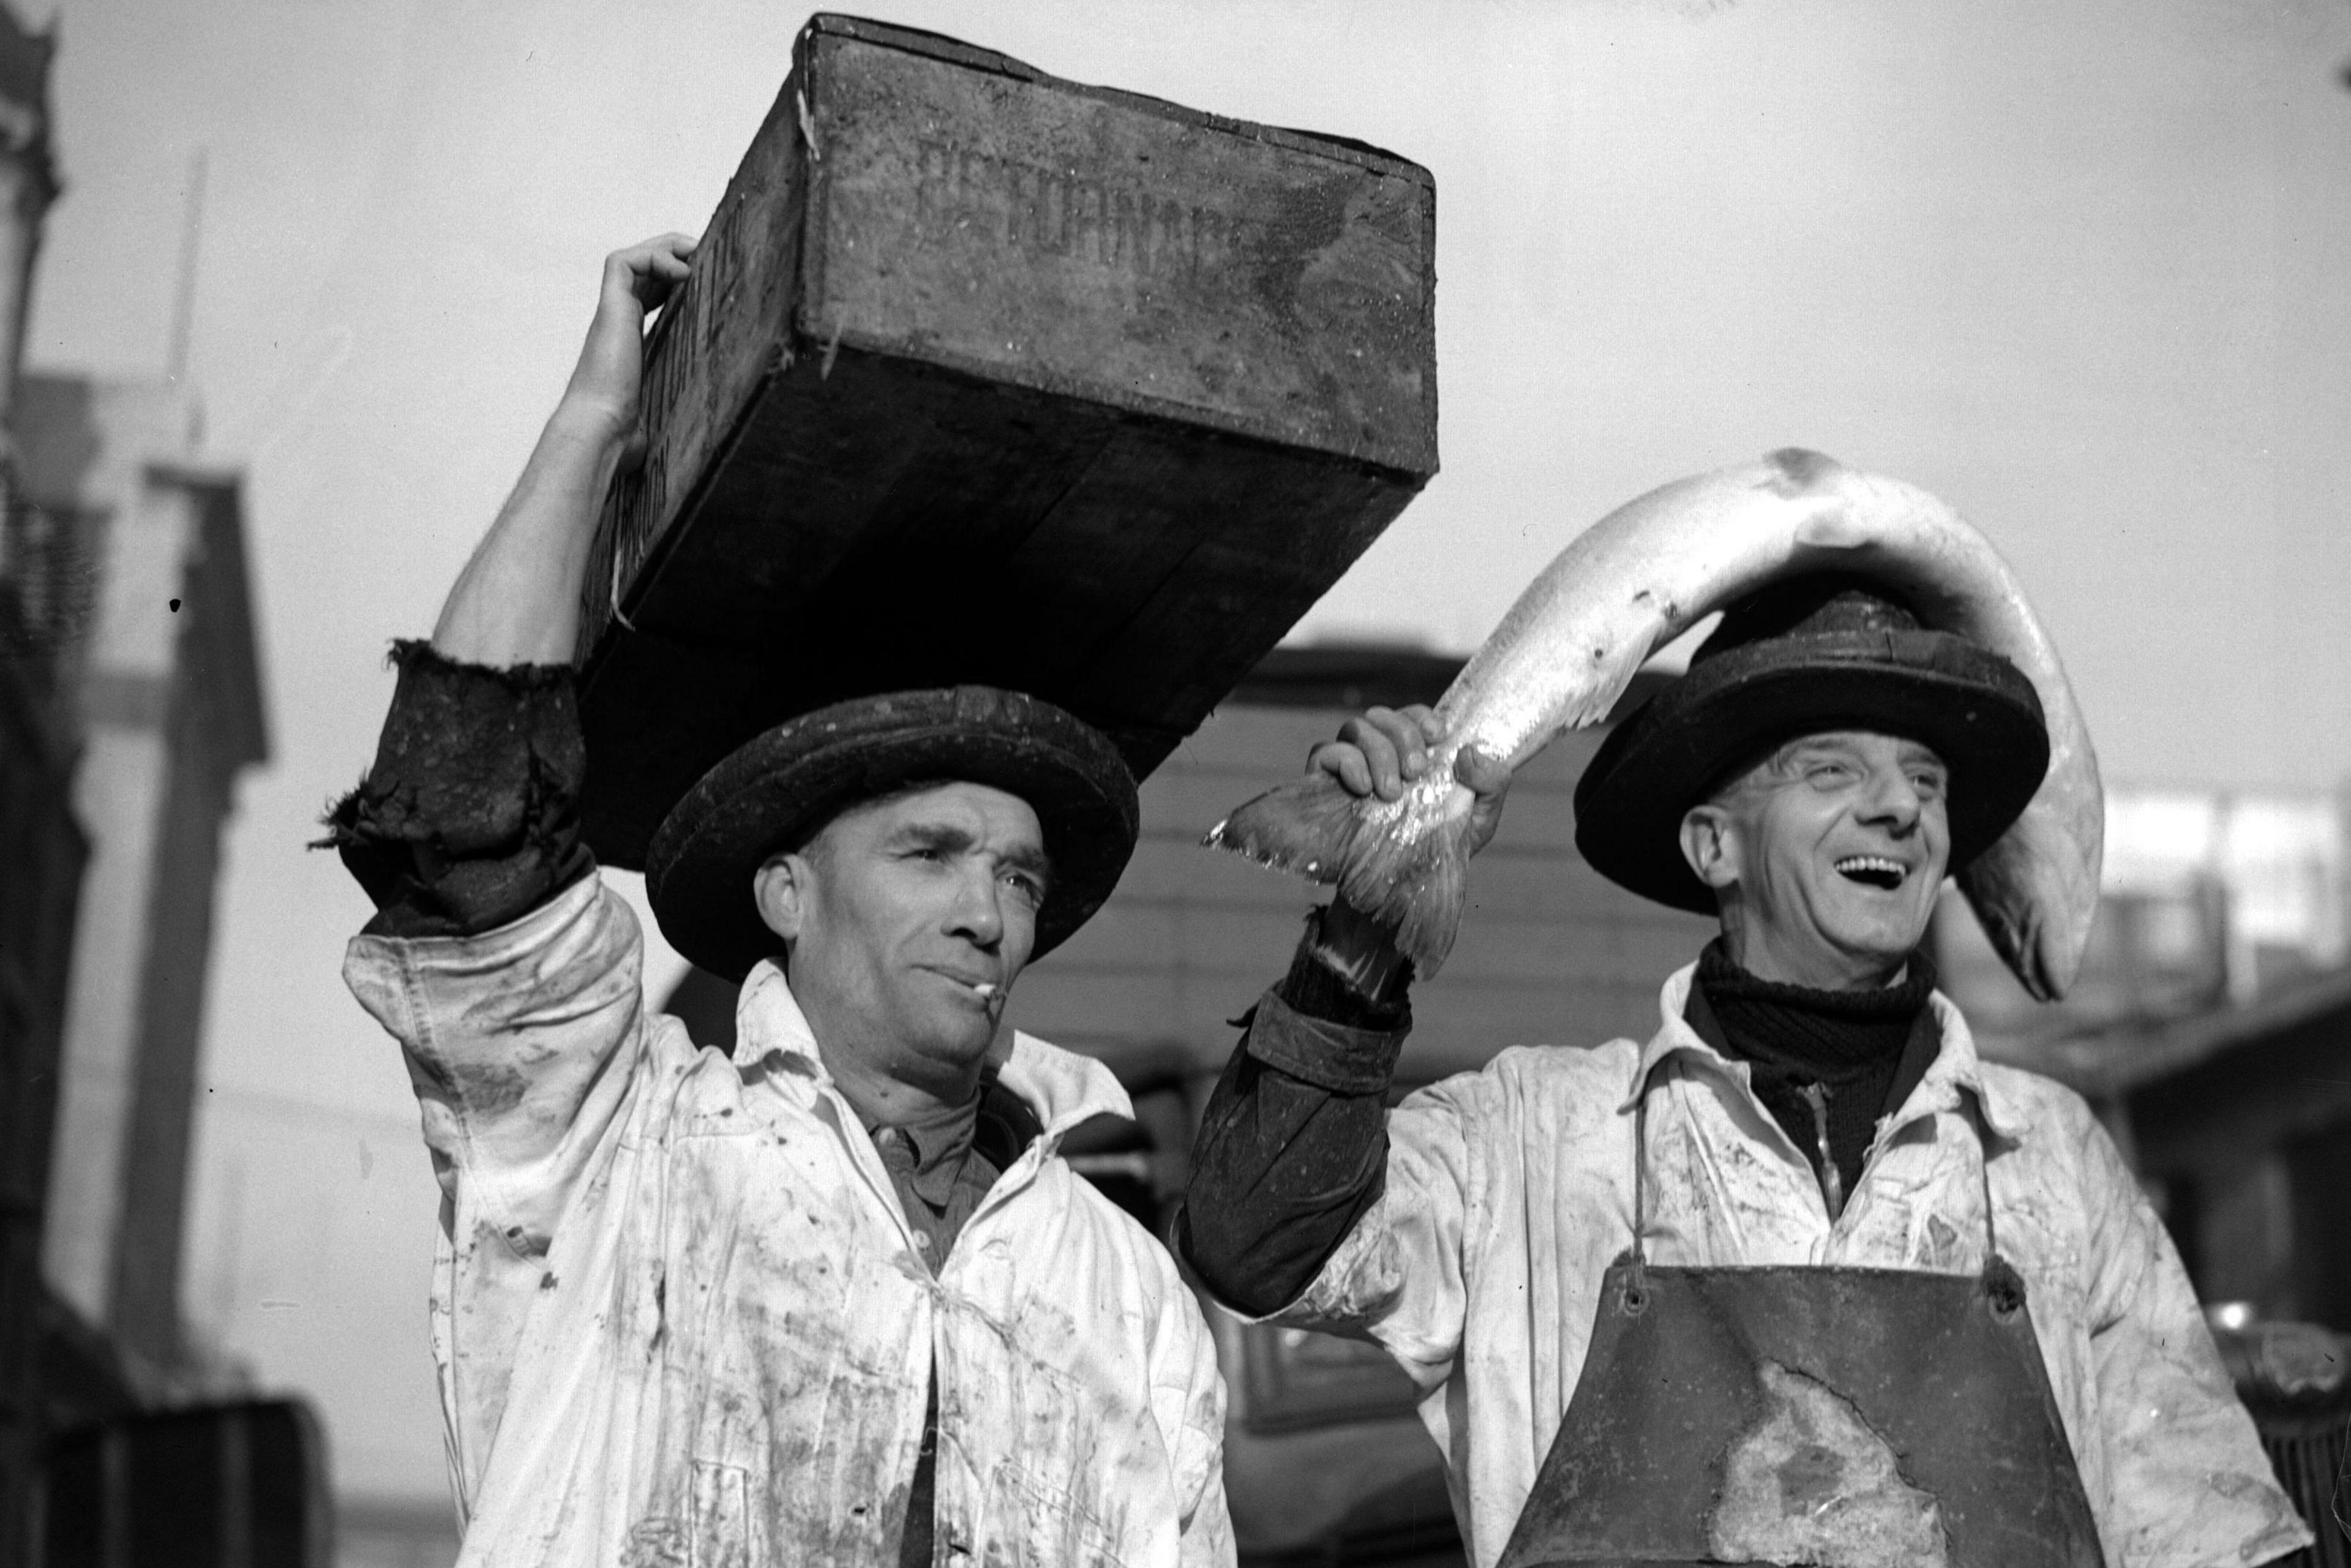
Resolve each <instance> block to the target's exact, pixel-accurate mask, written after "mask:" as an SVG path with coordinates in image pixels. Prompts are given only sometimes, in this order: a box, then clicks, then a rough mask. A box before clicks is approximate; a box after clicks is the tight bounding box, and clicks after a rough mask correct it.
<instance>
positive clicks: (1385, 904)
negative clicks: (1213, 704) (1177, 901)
mask: <svg viewBox="0 0 2351 1568" xmlns="http://www.w3.org/2000/svg"><path fill="white" fill-rule="evenodd" d="M1469 829H1470V823H1469V818H1468V814H1467V813H1466V812H1462V813H1448V814H1447V815H1446V816H1444V817H1442V818H1440V819H1439V820H1438V821H1436V822H1434V823H1432V824H1430V826H1429V827H1428V829H1427V831H1424V832H1421V833H1417V834H1410V833H1400V832H1398V831H1396V826H1395V823H1394V822H1393V821H1376V822H1375V821H1371V820H1370V819H1369V815H1368V813H1367V812H1366V811H1365V810H1364V800H1361V799H1360V798H1358V797H1356V796H1354V795H1351V794H1349V793H1348V792H1347V791H1346V790H1345V789H1343V788H1342V787H1341V786H1340V785H1339V783H1338V782H1337V781H1336V780H1334V779H1332V778H1331V777H1330V776H1329V775H1327V774H1313V775H1310V776H1308V777H1306V778H1303V779H1292V780H1291V781H1290V782H1289V783H1287V784H1283V785H1281V786H1280V787H1279V788H1276V789H1269V790H1267V791H1266V792H1265V793H1264V794H1262V795H1259V796H1258V797H1257V798H1256V799H1254V800H1250V801H1249V802H1247V803H1246V804H1244V805H1242V806H1241V807H1239V808H1238V810H1235V811H1234V812H1233V813H1232V815H1230V816H1228V817H1227V818H1226V819H1225V820H1224V821H1221V822H1218V823H1217V825H1216V826H1215V827H1214V828H1211V829H1210V830H1209V831H1208V836H1207V842H1208V843H1209V844H1212V845H1214V846H1216V847H1217V848H1219V849H1226V850H1231V851H1233V852H1235V853H1237V854H1242V855H1247V856H1248V857H1249V859H1251V860H1253V861H1256V862H1259V864H1261V865H1270V866H1272V867H1274V868H1275V869H1277V870H1280V871H1287V872H1294V873H1297V874H1299V875H1301V876H1305V877H1311V879H1313V880H1314V881H1316V882H1320V883H1338V884H1339V893H1340V895H1341V896H1342V897H1343V898H1345V899H1346V901H1347V902H1348V903H1349V904H1353V905H1354V906H1355V907H1356V908H1357V909H1359V910H1361V911H1363V912H1364V914H1366V915H1370V916H1372V917H1373V918H1374V919H1375V920H1377V921H1379V922H1380V923H1381V924H1382V925H1386V926H1387V927H1389V928H1390V929H1391V930H1393V931H1394V932H1395V934H1396V935H1395V943H1396V948H1397V950H1398V951H1399V952H1401V953H1403V955H1404V956H1405V957H1407V958H1409V959H1411V960H1412V965H1413V969H1414V971H1415V972H1416V974H1418V975H1419V976H1420V977H1422V978H1423V979H1426V978H1428V977H1432V976H1434V975H1435V974H1436V973H1437V970H1438V969H1439V968H1441V967H1444V964H1445V959H1446V956H1447V954H1448V953H1450V952H1452V950H1453V937H1454V934H1455V932H1456V931H1457V930H1458V928H1459V926H1460V924H1461V908H1462V903H1463V898H1464V890H1465V888H1466V886H1467V872H1468V860H1469V852H1468V835H1469ZM1341 868H1344V870H1343V871H1342V869H1341Z"/></svg>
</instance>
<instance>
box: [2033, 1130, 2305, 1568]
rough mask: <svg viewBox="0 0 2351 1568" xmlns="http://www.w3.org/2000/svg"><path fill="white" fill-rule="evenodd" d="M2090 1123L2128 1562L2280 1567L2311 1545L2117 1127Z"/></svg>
mask: <svg viewBox="0 0 2351 1568" xmlns="http://www.w3.org/2000/svg"><path fill="white" fill-rule="evenodd" d="M2081 1122H2082V1125H2081V1128H2080V1130H2079V1136H2080V1145H2079V1146H2080V1148H2081V1151H2082V1159H2083V1197H2084V1201H2085V1206H2086V1208H2087V1212H2088V1219H2089V1256H2088V1259H2087V1262H2088V1265H2089V1269H2090V1280H2089V1285H2090V1291H2089V1301H2088V1307H2089V1327H2090V1349H2091V1360H2092V1367H2093V1372H2094V1375H2095V1378H2096V1380H2097V1396H2096V1408H2097V1411H2098V1416H2099V1420H2100V1423H2101V1425H2102V1426H2103V1427H2104V1428H2105V1430H2104V1431H2103V1432H2102V1433H2101V1434H2100V1437H2102V1438H2103V1439H2104V1442H2105V1448H2106V1458H2107V1461H2108V1464H2109V1466H2110V1467H2111V1469H2110V1474H2111V1476H2112V1478H2113V1497H2114V1511H2113V1515H2112V1518H2113V1521H2114V1523H2115V1528H2114V1531H2113V1534H2114V1536H2115V1539H2113V1540H2110V1541H2108V1542H2107V1543H2106V1545H2107V1549H2108V1551H2109V1552H2111V1553H2112V1555H2113V1557H2114V1561H2115V1562H2116V1564H2117V1568H2210V1565H2211V1564H2216V1563H2242V1564H2252V1563H2268V1562H2271V1561H2273V1560H2274V1559H2276V1558H2279V1557H2282V1556H2284V1555H2286V1554H2287V1553H2289V1552H2294V1551H2297V1550H2299V1549H2300V1548H2302V1547H2304V1546H2307V1545H2309V1544H2310V1540H2311V1537H2310V1531H2308V1530H2307V1529H2306V1528H2305V1527H2304V1524H2303V1522H2302V1520H2301V1518H2300V1516H2299V1515H2297V1514H2296V1513H2295V1511H2294V1505H2293V1503H2292V1502H2291V1501H2290V1500H2288V1499H2287V1497H2286V1495H2285V1493H2284V1492H2283V1491H2282V1490H2280V1489H2279V1487H2278V1485H2277V1482H2276V1479H2275V1477H2274V1475H2273V1471H2272V1470H2271V1468H2270V1462H2269V1459H2268V1457H2267V1456H2266V1455H2265V1454H2264V1453H2263V1452H2262V1446H2261V1441H2260V1438H2259V1437H2258V1436H2257V1435H2256V1433H2255V1431H2254V1428H2253V1422H2252V1416H2249V1415H2247V1414H2246V1412H2245V1407H2244V1406H2243V1405H2242V1404H2241V1402H2240V1401H2239V1400H2238V1398H2237V1394H2236V1390H2235V1388H2234V1387H2233V1386H2232V1385H2231V1383H2230V1381H2229V1375H2228V1372H2227V1370H2226V1369H2225V1368H2224V1367H2223V1366H2222V1364H2221V1362H2220V1353H2219V1351H2218V1350H2217V1349H2215V1348H2214V1346H2213V1343H2212V1335H2211V1333H2210V1331H2209V1330H2207V1329H2206V1327H2205V1326H2204V1317H2203V1313H2202V1312H2201V1310H2200V1309H2199V1307H2198V1305H2197V1301H2196V1292H2195V1289H2194V1287H2193V1286H2191V1285H2190V1284H2189V1280H2188V1273H2187V1270H2185V1269H2184V1268H2183V1267H2182V1266H2181V1264H2180V1261H2179V1252H2178V1250H2177V1249H2175V1248H2174V1247H2173V1246H2172V1242H2171V1238H2170V1236H2169V1235H2168V1233H2167V1232H2166V1231H2165V1230H2164V1228H2163V1224H2162V1222H2161V1221H2160V1220H2159V1219H2158V1218H2156V1214H2155V1211H2154V1209H2153V1208H2152V1207H2149V1205H2148V1203H2147V1199H2146V1197H2144V1196H2143V1195H2142V1194H2141V1193H2140V1191H2139V1188H2138V1184H2137V1182H2136V1181H2134V1180H2133V1179H2132V1178H2131V1175H2130V1172H2129V1170H2128V1168H2127V1167H2126V1166H2125V1165H2124V1164H2123V1160H2122V1156H2121V1155H2120V1153H2119V1152H2117V1151H2116V1148H2115V1146H2114V1144H2113V1142H2112V1141H2111V1140H2110V1139H2109V1138H2107V1136H2106V1135H2105V1131H2104V1130H2103V1129H2101V1128H2100V1127H2099V1126H2098V1125H2097V1124H2096V1123H2095V1122H2094V1121H2092V1120H2091V1119H2090V1118H2089V1117H2088V1116H2087V1115H2086V1114H2084V1115H2083V1116H2082V1118H2081Z"/></svg>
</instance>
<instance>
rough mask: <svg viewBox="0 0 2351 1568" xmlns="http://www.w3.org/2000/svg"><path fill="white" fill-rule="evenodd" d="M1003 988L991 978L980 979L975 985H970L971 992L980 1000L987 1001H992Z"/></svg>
mask: <svg viewBox="0 0 2351 1568" xmlns="http://www.w3.org/2000/svg"><path fill="white" fill-rule="evenodd" d="M1003 989H1004V988H1003V987H1002V986H999V985H998V984H996V982H994V981H993V980H982V981H980V982H979V983H978V984H977V985H976V986H974V987H972V988H971V993H972V995H974V996H976V997H977V998H979V999H980V1000H981V1001H984V1002H987V1001H994V1000H995V999H996V998H997V996H998V993H999V992H1001V991H1002V990H1003Z"/></svg>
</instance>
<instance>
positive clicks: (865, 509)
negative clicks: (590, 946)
mask: <svg viewBox="0 0 2351 1568" xmlns="http://www.w3.org/2000/svg"><path fill="white" fill-rule="evenodd" d="M1434 231H1435V188H1434V185H1433V183H1432V182H1431V180H1430V178H1429V175H1428V172H1427V171H1426V170H1424V169H1422V168H1420V167H1419V166H1418V165H1416V164H1413V163H1409V162H1405V161H1404V160H1402V159H1398V158H1395V157H1393V156H1391V155H1389V154H1387V153H1384V152H1378V151H1376V150H1374V149H1372V148H1369V147H1365V146H1362V145H1360V144H1358V143H1355V142H1351V141H1341V140H1337V139H1334V138H1328V137H1319V136H1312V135H1308V134H1305V133H1302V132H1298V131H1277V130H1272V129H1270V128H1268V127H1264V126H1258V125H1249V124H1245V123H1242V122H1240V121H1238V120H1226V119H1222V118H1219V117H1217V116H1215V115H1211V114H1206V113H1202V112H1199V111H1197V110H1188V109H1183V108H1179V107H1177V106H1175V105H1174V104H1170V103H1165V102H1162V101H1160V100H1158V99H1147V98H1141V97H1137V96H1135V95H1134V94H1130V93H1122V92H1116V91H1113V90H1110V89H1102V88H1094V87H1084V86H1080V85H1078V84H1075V83H1071V82H1065V81H1061V80H1058V79H1056V78H1051V77H1048V76H1045V75H1043V74H1042V73H1040V72H1038V71H1035V70H1032V69H1030V68H1028V67H1027V66H1024V65H1021V64H1020V63H1019V62H1018V61H1016V60H1011V59H1008V58H1006V57H1003V56H1001V55H997V54H992V53H989V52H988V51H987V50H984V49H977V48H973V47H968V46H967V45H964V44H959V43H956V42H955V41H953V40H951V39H947V38H944V37H938V36H937V35H935V34H929V33H919V32H914V31H911V30H909V29H906V28H903V27H894V26H883V25H881V24H878V23H873V22H867V21H860V20H855V19H852V18H849V17H843V16H817V17H815V18H813V19H812V20H811V21H810V23H809V25H808V26H807V27H806V28H805V29H804V30H803V32H802V33H801V35H800V37H799V42H798V44H797V46H796V47H795V49H794V52H793V61H792V68H791V74H790V76H789V78H788V79H787V80H786V82H785V84H784V89H783V91H782V93H781V95H780V96H779V97H778V99H777V100H776V104H775V107H774V109H773V110H770V111H769V114H768V120H767V122H766V123H765V124H764V125H763V126H762V127H761V128H760V130H759V133H758V137H757V138H756V139H755V140H754V141H753V143H752V146H751V149H750V152H748V153H747V155H746V156H745V158H744V160H743V163H742V166H741V168H740V169H739V170H737V172H736V175H735V178H734V181H733V183H731V184H730V185H729V186H728V188H727V191H726V197H725V199H724V200H723V201H722V202H721V204H720V205H719V208H718V211H717V213H716V214H715V215H714V216H713V218H712V219H711V222H710V225H709V227H708V229H707V230H706V231H705V235H704V237H703V241H702V247H701V250H700V252H699V254H698V256H697V257H696V260H695V271H694V277H693V278H692V280H691V281H690V282H689V283H688V284H687V285H686V287H684V290H683V291H682V292H681V293H680V295H679V296H678V297H677V298H675V299H674V301H673V302H672V304H671V305H670V307H669V308H668V309H666V310H665V311H664V312H663V319H661V320H660V321H659V322H658V323H657V324H656V326H655V328H654V330H653V339H652V341H651V344H650V346H649V350H648V360H647V369H646V376H647V380H646V393H645V409H646V413H645V423H646V434H647V436H648V441H649V445H648V455H647V459H646V463H645V465H644V467H643V471H642V472H640V473H639V474H637V475H635V476H632V477H629V478H625V479H623V480H622V482H621V483H619V484H618V485H616V486H615V488H614V491H613V494H612V496H611V499H610V503H609V505H608V507H607V510H606V514H605V517H604V519H603V528H602V531H601V534H600V536H599V540H598V545H597V551H596V554H595V557H594V559H593V560H592V562H591V565H590V571H589V576H588V581H587V587H586V591H585V603H584V609H585V612H586V614H585V621H584V624H583V628H582V632H581V642H580V655H581V659H582V662H583V666H584V679H583V685H582V702H583V716H584V720H585V723H586V727H587V733H588V743H589V756H590V768H589V782H588V793H587V799H586V801H585V805H584V812H585V818H586V823H587V828H588V832H589V836H590V842H591V843H593V844H594V845H595V847H596V849H597V851H598V852H599V854H600V855H601V857H602V858H603V859H604V860H605V861H607V862H610V863H614V864H619V865H623V866H634V865H638V864H641V863H642V857H643V847H644V843H645V841H646V840H647V838H648V837H649V836H650V835H651V833H652V831H653V829H654V828H655V827H656V826H657V825H658V824H659V822H660V821H661V819H662V817H663V816H664V814H665V813H666V811H667V810H668V809H669V807H670V806H671V805H672V804H673V803H674V801H675V800H676V799H677V798H678V796H679V795H680V794H682V793H683V792H684V790H685V789H687V788H688V787H689V786H690V785H691V784H692V783H693V781H694V780H695V779H696V778H698V777H699V776H700V775H701V773H702V772H703V771H704V770H705V768H708V767H709V766H710V765H711V764H712V763H714V762H716V761H717V760H718V758H721V757H723V756H725V755H726V752H728V751H729V750H731V749H732V748H733V747H736V746H737V745H739V744H740V743H741V742H742V741H744V740H746V739H747V738H749V737H751V736H752V735H754V734H756V733H758V731H759V730H760V729H761V728H764V727H767V726H768V725H770V724H773V723H776V722H778V721H779V720H781V719H783V718H786V717H789V716H791V715H793V714H795V713H800V712H805V711H807V710H808V709H810V708H811V707H814V706H820V705H822V704H824V703H827V702H831V701H837V700H840V699H841V698H843V697H846V696H852V695H862V694H865V693H870V692H876V691H884V690H890V689H893V688H898V687H904V686H914V685H952V684H956V683H959V682H983V683H987V684H992V685H1005V686H1010V687H1015V688H1018V689H1021V690H1025V691H1029V692H1033V693H1035V694H1037V695H1040V696H1043V697H1046V698H1048V699H1050V700H1052V701H1055V702H1059V703H1061V704H1062V705H1064V706H1068V707H1070V708H1071V709H1073V710H1074V711H1076V712H1078V713H1079V714H1081V716H1085V717H1086V718H1088V719H1090V720H1092V722H1094V723H1096V724H1098V725H1100V726H1101V727H1103V728H1104V729H1106V730H1107V731H1108V732H1109V733H1110V734H1111V735H1112V736H1113V737H1114V738H1115V739H1116V740H1117V741H1118V743H1119V745H1120V747H1121V748H1122V750H1123V752H1124V753H1125V755H1126V757H1127V758H1128V760H1129V762H1130V763H1131V764H1132V765H1133V766H1134V768H1135V771H1136V772H1137V774H1138V775H1140V774H1143V773H1146V772H1148V771H1149V770H1150V769H1151V768H1153V767H1155V766H1156V765H1157V763H1158V762H1159V760H1160V759H1161V758H1164V757H1165V755H1166V754H1167V752H1168V750H1169V748H1170V747H1173V746H1174V745H1175V742H1176V741H1178V740H1179V739H1181V738H1182V737H1184V736H1186V735H1187V734H1189V733H1190V732H1191V731H1192V730H1193V729H1194V728H1195V727H1196V726H1197V725H1198V724H1199V722H1200V721H1201V719H1202V718H1204V717H1205V716H1207V713H1208V711H1209V709H1210V708H1211V707H1212V706H1214V705H1215V704H1216V703H1217V701H1218V699H1220V698H1221V697H1222V696H1223V695H1225V694H1226V692H1228V690H1229V689H1230V688H1231V687H1232V685H1233V684H1234V683H1235V682H1236V681H1238V679H1239V678H1240V677H1241V676H1242V675H1243V674H1246V673H1247V672H1248V671H1249V669H1250V667H1251V666H1253V665H1254V664H1256V663H1257V661H1258V660H1259V657H1260V656H1262V655H1263V654H1264V653H1265V652H1266V651H1267V650H1268V649H1269V648H1270V647H1271V646H1272V645H1273V644H1274V643H1276V642H1278V641H1279V640H1280V637H1281V635H1282V633H1283V632H1286V631H1288V630H1289V628H1290V626H1291V625H1292V624H1294V623H1295V622H1296V621H1297V619H1298V618H1299V616H1300V615H1301V614H1303V613H1304V612H1305V611H1306V610H1307V609H1308V608H1309V607H1310V606H1311V605H1312V603H1313V602H1314V601H1315V600H1316V599H1317V598H1318V597H1320V596H1321V595H1322V592H1323V591H1325V590H1326V589H1328V588H1329V587H1330V585H1331V584H1332V582H1333V581H1334V580H1336V579H1337V578H1338V576H1339V574H1340V573H1341V572H1342V571H1343V570H1345V569H1346V568H1347V566H1348V564H1349V563H1351V562H1352V561H1353V560H1354V559H1355V558H1356V557H1357V556H1358V555H1360V554H1361V553H1362V552H1363V550H1364V547H1365V546H1367V545H1369V544H1370V543H1371V541H1372V540H1373V539H1374V538H1375V537H1377V535H1378V534H1379V532H1380V530H1381V529H1382V528H1384V527H1385V526H1386V525H1387V524H1388V523H1389V522H1390V521H1391V520H1392V519H1393V518H1394V517H1395V515H1396V514H1397V513H1398V512H1399V511H1401V510H1402V509H1403V507H1404V506H1405V503H1406V502H1407V501H1409V500H1410V499H1411V497H1413V496H1414V495H1415V494H1416V493H1417V492H1418V490H1419V489H1420V487H1421V486H1423V485H1425V484H1426V483H1427V481H1428V479H1429V477H1430V476H1432V475H1433V474H1435V473H1436V471H1437V378H1436V358H1435V336H1434V303H1435V302H1434V292H1433V290H1434V267H1433V247H1434V237H1435V233H1434ZM616 607H617V609H616Z"/></svg>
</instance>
